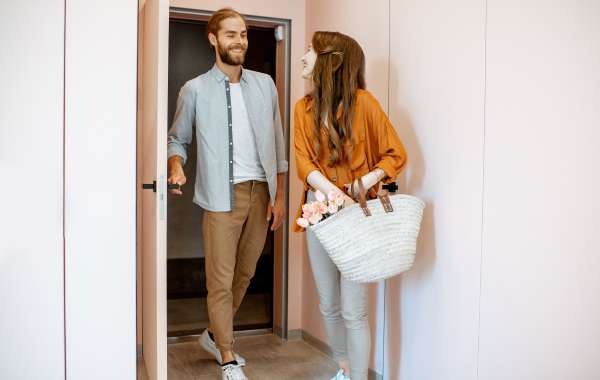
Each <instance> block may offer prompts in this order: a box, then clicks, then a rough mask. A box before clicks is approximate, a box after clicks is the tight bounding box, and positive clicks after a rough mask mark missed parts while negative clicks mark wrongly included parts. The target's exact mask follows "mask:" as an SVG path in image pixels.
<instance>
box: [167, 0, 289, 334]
mask: <svg viewBox="0 0 600 380" xmlns="http://www.w3.org/2000/svg"><path fill="white" fill-rule="evenodd" d="M213 13H214V12H213V11H206V10H196V9H189V8H180V7H170V8H169V19H170V20H171V19H179V20H194V21H205V22H206V21H208V20H209V19H210V17H211V16H212V14H213ZM244 18H245V19H246V23H247V25H248V26H249V27H252V26H255V27H263V28H264V27H267V28H273V29H275V28H277V27H282V28H283V39H282V40H281V41H280V42H279V43H278V44H277V51H276V55H275V66H276V68H275V72H276V81H275V87H276V88H277V94H278V96H279V99H280V102H279V111H280V114H281V121H282V124H283V132H284V141H285V155H286V158H287V159H288V162H289V157H290V67H291V65H290V63H291V40H290V36H291V20H289V19H280V18H273V17H263V16H252V15H244ZM282 99H283V100H284V101H281V100H282ZM284 186H285V196H284V197H285V217H284V221H283V224H282V226H281V227H280V228H279V229H278V230H277V231H275V233H274V252H273V316H272V317H273V329H272V331H273V333H274V334H276V335H277V336H279V337H281V338H282V339H287V338H288V254H289V252H288V247H289V245H288V241H289V227H290V226H289V217H288V216H289V171H288V173H286V175H285V181H284ZM264 332H265V331H264V330H249V331H241V332H239V333H236V334H238V335H250V334H253V333H258V334H260V333H264ZM181 340H185V337H181V338H180V337H176V338H169V342H175V341H181Z"/></svg>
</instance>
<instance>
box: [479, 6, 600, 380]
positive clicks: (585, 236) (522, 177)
mask: <svg viewBox="0 0 600 380" xmlns="http://www.w3.org/2000/svg"><path fill="white" fill-rule="evenodd" d="M487 30H488V33H487V37H488V38H487V62H488V65H487V91H486V94H487V107H486V119H485V121H486V124H485V131H486V145H485V146H486V149H485V151H486V154H485V203H484V209H483V211H484V230H483V232H484V233H483V266H482V298H481V333H480V355H479V358H480V360H479V368H480V369H479V374H480V377H481V378H482V379H507V378H511V379H515V380H525V379H553V380H554V379H572V380H588V379H590V380H591V379H600V363H599V362H598V359H599V358H600V323H599V322H600V297H599V296H598V294H599V291H600V276H599V273H600V270H599V268H600V255H599V253H600V234H599V231H600V221H599V220H598V215H599V213H600V198H599V197H598V195H599V194H600V175H599V173H600V171H599V170H598V164H599V163H600V128H599V126H600V72H599V71H598V68H599V67H600V3H599V2H597V1H591V2H572V1H567V0H564V1H553V2H546V1H541V0H527V1H522V0H521V1H516V0H489V1H488V29H487ZM499 357H502V358H503V360H498V358H499ZM506 363H510V365H506Z"/></svg>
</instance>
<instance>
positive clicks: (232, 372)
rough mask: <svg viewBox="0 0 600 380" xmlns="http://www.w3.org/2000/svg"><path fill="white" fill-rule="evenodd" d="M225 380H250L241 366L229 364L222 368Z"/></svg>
mask: <svg viewBox="0 0 600 380" xmlns="http://www.w3.org/2000/svg"><path fill="white" fill-rule="evenodd" d="M221 370H222V371H223V380H248V378H247V377H246V375H245V374H244V371H242V366H241V365H239V364H238V365H235V364H227V365H225V366H223V367H221Z"/></svg>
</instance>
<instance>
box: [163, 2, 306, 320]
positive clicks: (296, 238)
mask: <svg viewBox="0 0 600 380" xmlns="http://www.w3.org/2000/svg"><path fill="white" fill-rule="evenodd" d="M171 6H173V7H181V8H189V9H197V10H208V11H216V10H218V9H220V8H223V7H226V6H230V7H233V8H235V9H236V10H237V11H239V12H240V13H242V14H248V15H256V16H266V17H276V18H283V19H290V20H292V35H291V41H292V46H291V61H292V65H291V70H290V71H291V78H292V81H291V89H290V94H291V102H292V105H293V103H294V101H295V100H296V99H299V98H300V97H302V96H303V95H304V83H303V82H302V81H300V80H295V78H297V77H298V76H299V73H300V72H301V66H300V57H301V56H302V55H303V54H304V48H305V46H306V45H305V39H304V36H305V29H304V28H305V4H304V0H298V1H277V0H253V1H243V0H237V1H214V0H213V1H211V0H171ZM292 122H293V120H292V118H291V117H290V123H292ZM292 128H293V125H292ZM290 135H293V133H290ZM292 156H293V154H292ZM301 193H302V185H301V184H300V183H299V181H297V180H296V166H295V162H294V160H293V157H291V159H290V213H289V215H288V216H289V222H290V226H293V223H294V219H295V214H296V212H295V210H296V207H297V205H298V203H299V202H300V195H301ZM301 237H302V236H301V235H300V234H296V233H294V232H292V231H291V228H290V233H289V263H288V264H289V266H288V268H289V275H288V282H289V292H288V302H289V307H288V315H289V319H288V328H289V329H290V330H295V329H300V328H301V323H302V322H301V302H302V301H301V299H302V286H301V284H302V283H303V278H302V275H303V273H302V268H303V266H304V248H303V242H302V239H301Z"/></svg>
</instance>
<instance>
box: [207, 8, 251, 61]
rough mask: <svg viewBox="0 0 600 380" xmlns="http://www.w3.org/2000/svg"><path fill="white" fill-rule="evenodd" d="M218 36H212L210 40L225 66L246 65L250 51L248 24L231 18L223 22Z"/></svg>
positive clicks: (239, 19)
mask: <svg viewBox="0 0 600 380" xmlns="http://www.w3.org/2000/svg"><path fill="white" fill-rule="evenodd" d="M217 34H218V36H216V37H215V36H214V35H213V34H211V35H210V36H209V40H210V43H211V45H213V46H214V47H215V48H216V50H217V53H218V54H219V58H221V61H222V62H223V63H225V64H228V65H232V66H239V65H242V64H244V59H245V58H246V50H248V31H247V30H246V24H245V23H244V21H243V20H242V19H241V18H239V17H230V18H226V19H224V20H223V21H221V28H220V29H219V31H218V32H217Z"/></svg>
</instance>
